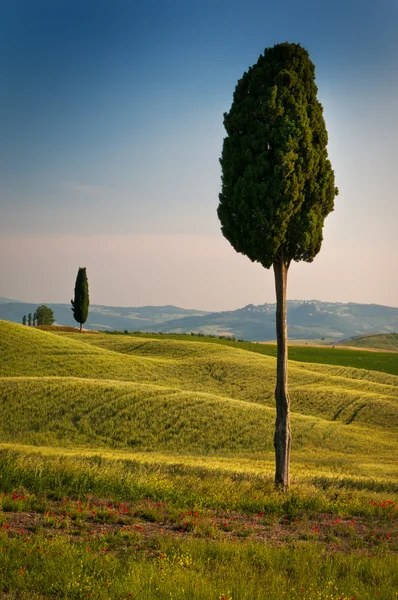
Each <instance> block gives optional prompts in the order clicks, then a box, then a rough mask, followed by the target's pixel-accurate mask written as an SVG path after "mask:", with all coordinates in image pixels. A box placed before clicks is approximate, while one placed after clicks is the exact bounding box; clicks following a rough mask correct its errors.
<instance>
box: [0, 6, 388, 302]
mask: <svg viewBox="0 0 398 600" xmlns="http://www.w3.org/2000/svg"><path fill="white" fill-rule="evenodd" d="M397 26H398V3H397V2H396V1H395V0H381V1H379V2H377V3H376V2H369V1H367V0H346V1H344V2H343V1H341V0H336V1H335V2H333V3H322V2H319V0H318V1H317V2H315V1H312V0H303V1H301V2H297V0H287V1H285V2H283V3H275V2H268V1H267V0H262V1H258V0H251V1H248V2H245V3H243V2H235V1H226V0H220V1H217V0H213V2H207V1H201V2H190V1H185V2H182V1H179V2H178V1H174V0H170V1H168V2H167V1H160V0H157V1H155V0H150V1H148V2H146V3H141V2H136V1H129V2H127V1H122V0H115V1H114V2H112V3H111V2H109V1H107V2H102V1H100V0H95V1H91V0H86V1H84V0H80V1H79V2H77V1H75V0H68V1H67V2H65V1H63V0H58V1H56V2H54V1H53V0H51V1H49V0H48V1H47V0H46V1H44V0H36V1H35V2H31V1H30V0H29V1H28V0H24V1H22V0H10V1H8V0H6V1H3V2H2V3H1V4H0V78H1V85H0V89H1V92H0V130H1V132H2V134H1V139H0V176H1V189H0V208H1V215H2V218H1V220H0V233H1V239H0V295H2V296H8V297H17V298H20V299H22V300H32V301H47V302H50V301H58V302H62V301H65V302H68V301H69V299H70V297H71V294H72V292H73V285H74V279H75V276H76V273H77V269H78V267H79V266H80V265H81V266H86V267H87V271H88V276H89V282H90V290H91V301H92V302H93V303H94V302H95V303H103V304H113V305H116V304H121V305H142V304H176V305H180V306H186V307H197V308H202V309H208V310H212V309H214V310H220V309H230V308H236V307H238V306H241V305H243V304H247V303H250V302H253V303H263V302H266V301H267V302H268V301H273V300H274V289H273V278H272V273H271V272H267V271H264V269H262V268H261V267H260V266H259V265H256V264H252V263H250V261H249V260H248V259H247V258H245V257H243V256H241V255H237V254H236V253H235V252H234V251H233V249H232V248H231V247H230V246H229V244H228V242H227V241H226V240H224V239H223V237H222V236H221V233H220V227H219V222H218V219H217V215H216V208H217V205H218V193H219V190H220V167H219V163H218V159H219V156H220V153H221V147H222V139H223V136H224V130H223V125H222V115H223V112H224V111H227V110H228V109H229V106H230V104H231V101H232V94H233V91H234V88H235V85H236V82H237V80H238V79H239V78H240V77H241V75H242V74H243V72H244V71H245V70H246V69H247V68H248V67H249V66H250V65H251V64H253V63H255V62H256V61H257V59H258V56H259V54H260V53H262V52H263V50H264V48H265V47H268V46H272V45H274V44H275V43H278V42H282V41H290V42H300V43H301V44H302V45H303V46H304V47H306V48H307V49H308V50H309V52H310V55H311V58H312V60H313V62H314V63H315V65H316V74H317V84H318V88H319V98H320V100H321V102H322V103H323V105H324V109H325V119H326V124H327V128H328V131H329V140H330V142H329V155H330V158H331V160H332V164H333V167H334V169H335V175H336V183H337V185H338V186H339V188H340V196H339V197H338V198H337V200H336V208H335V212H334V213H333V214H332V215H331V216H330V217H328V219H327V221H326V224H325V231H324V238H325V240H324V244H323V248H322V250H321V253H320V254H319V256H318V257H317V259H316V260H315V262H314V263H313V264H311V265H306V264H297V265H296V264H294V265H292V268H291V271H290V282H289V297H290V298H302V299H310V298H319V299H324V300H332V301H356V302H376V303H383V304H390V305H395V306H397V305H398V284H397V281H396V279H395V280H394V277H393V276H392V275H391V272H392V270H394V267H395V270H396V266H397V260H398V244H397V236H396V229H397V222H398V211H397V202H396V186H395V170H396V164H397V159H398V152H397V149H396V139H397V138H398V122H397V116H396V105H397V99H398V40H397V37H396V31H397Z"/></svg>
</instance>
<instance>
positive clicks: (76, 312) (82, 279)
mask: <svg viewBox="0 0 398 600" xmlns="http://www.w3.org/2000/svg"><path fill="white" fill-rule="evenodd" d="M71 303H72V312H73V317H74V319H75V321H77V322H78V323H79V324H80V331H81V330H82V328H83V323H85V322H86V321H87V317H88V307H89V304H90V299H89V295H88V281H87V273H86V267H79V270H78V272H77V277H76V283H75V297H74V299H73V300H71Z"/></svg>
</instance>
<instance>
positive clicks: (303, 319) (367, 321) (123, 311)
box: [0, 298, 398, 341]
mask: <svg viewBox="0 0 398 600" xmlns="http://www.w3.org/2000/svg"><path fill="white" fill-rule="evenodd" d="M47 305H48V306H49V307H50V308H52V310H53V311H54V315H55V319H56V322H57V323H58V324H60V325H72V326H74V325H76V323H75V321H74V320H73V315H72V311H71V308H70V304H49V303H48V304H47ZM37 306H38V304H37V303H36V304H34V303H26V302H19V301H8V300H7V299H6V298H0V319H2V320H7V321H13V322H16V323H21V321H22V317H23V315H25V314H26V315H27V314H28V313H29V312H34V310H35V309H36V308H37ZM275 310H276V305H275V304H274V303H273V304H269V303H267V304H261V305H257V306H256V305H254V304H248V305H247V306H244V307H242V308H239V309H237V310H233V311H222V312H207V311H202V310H195V309H185V308H179V307H177V306H172V305H167V306H141V307H120V306H104V305H91V306H90V313H89V318H88V321H87V323H86V324H85V327H86V328H87V329H99V330H105V331H106V330H119V331H124V330H127V331H148V332H160V333H171V332H175V333H189V332H191V331H193V332H197V333H204V334H213V335H231V336H235V337H236V338H240V339H245V340H250V341H270V340H273V339H275ZM288 326H289V337H290V339H292V340H295V339H296V340H297V339H314V340H315V339H321V338H325V339H326V340H330V341H338V340H342V339H344V340H347V338H352V337H359V336H363V335H369V334H392V333H394V332H396V331H398V308H394V307H390V306H383V305H378V304H356V303H353V302H349V303H340V302H321V301H319V300H289V301H288Z"/></svg>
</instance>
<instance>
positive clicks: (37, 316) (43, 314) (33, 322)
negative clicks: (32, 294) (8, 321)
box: [22, 304, 55, 327]
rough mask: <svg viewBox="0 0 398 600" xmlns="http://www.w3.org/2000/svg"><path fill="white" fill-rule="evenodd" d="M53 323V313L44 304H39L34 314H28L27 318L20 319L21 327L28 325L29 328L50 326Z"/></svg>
mask: <svg viewBox="0 0 398 600" xmlns="http://www.w3.org/2000/svg"><path fill="white" fill-rule="evenodd" d="M54 321H55V318H54V312H53V310H52V309H51V308H49V307H48V306H45V304H41V305H40V306H38V307H37V309H36V310H35V312H34V313H33V314H32V313H29V314H28V316H27V317H26V315H24V316H23V317H22V325H28V326H29V327H36V326H37V325H52V324H53V323H54Z"/></svg>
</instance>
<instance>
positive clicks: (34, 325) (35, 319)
mask: <svg viewBox="0 0 398 600" xmlns="http://www.w3.org/2000/svg"><path fill="white" fill-rule="evenodd" d="M32 325H33V327H36V325H37V310H35V312H34V313H33V318H32Z"/></svg>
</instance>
